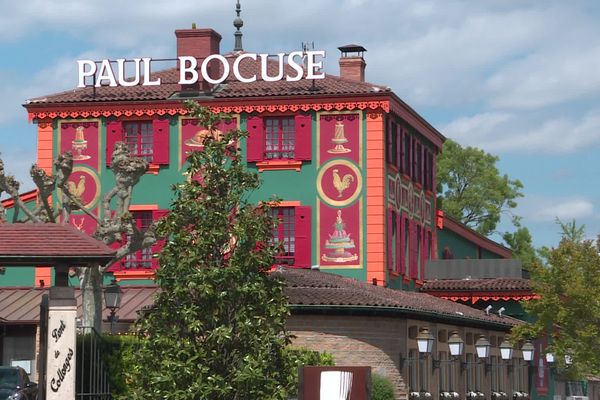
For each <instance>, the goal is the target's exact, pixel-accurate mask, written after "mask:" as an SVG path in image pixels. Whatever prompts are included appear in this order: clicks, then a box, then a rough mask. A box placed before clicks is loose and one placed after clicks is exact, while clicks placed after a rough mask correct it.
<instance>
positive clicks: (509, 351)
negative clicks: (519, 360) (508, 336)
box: [500, 340, 513, 360]
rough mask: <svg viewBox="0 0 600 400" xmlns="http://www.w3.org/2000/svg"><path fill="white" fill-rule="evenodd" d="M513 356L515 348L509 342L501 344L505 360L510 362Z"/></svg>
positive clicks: (501, 352)
mask: <svg viewBox="0 0 600 400" xmlns="http://www.w3.org/2000/svg"><path fill="white" fill-rule="evenodd" d="M512 355H513V346H512V344H510V342H509V341H508V340H505V341H503V342H502V343H500V356H501V357H502V359H503V360H510V359H511V358H512Z"/></svg>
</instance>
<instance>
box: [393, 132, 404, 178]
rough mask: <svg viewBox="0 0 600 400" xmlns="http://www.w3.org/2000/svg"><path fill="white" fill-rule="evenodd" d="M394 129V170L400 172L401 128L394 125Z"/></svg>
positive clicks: (401, 160)
mask: <svg viewBox="0 0 600 400" xmlns="http://www.w3.org/2000/svg"><path fill="white" fill-rule="evenodd" d="M394 126H395V127H396V129H394V135H396V148H395V149H394V151H395V152H396V168H397V169H398V172H400V171H402V162H403V161H404V160H403V159H402V139H403V137H402V128H401V127H400V125H396V124H395V125H394Z"/></svg>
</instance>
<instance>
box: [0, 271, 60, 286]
mask: <svg viewBox="0 0 600 400" xmlns="http://www.w3.org/2000/svg"><path fill="white" fill-rule="evenodd" d="M34 280H35V268H34V267H6V270H5V271H4V273H3V274H0V286H33V285H34ZM46 284H49V282H46Z"/></svg>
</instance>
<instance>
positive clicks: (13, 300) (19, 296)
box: [0, 286, 157, 323]
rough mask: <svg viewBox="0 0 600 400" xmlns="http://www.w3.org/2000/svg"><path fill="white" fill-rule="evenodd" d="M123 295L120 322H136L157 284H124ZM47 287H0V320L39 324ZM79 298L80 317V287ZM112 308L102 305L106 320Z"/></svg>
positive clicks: (78, 310)
mask: <svg viewBox="0 0 600 400" xmlns="http://www.w3.org/2000/svg"><path fill="white" fill-rule="evenodd" d="M121 288H122V289H123V295H122V296H123V297H122V299H121V308H120V309H119V310H118V311H117V315H118V316H119V321H122V322H133V321H134V320H135V319H136V317H137V311H138V310H141V309H142V308H143V307H147V306H150V305H152V300H153V296H154V293H155V292H156V290H157V288H156V286H122V287H121ZM48 292H49V290H48V288H27V287H3V288H0V319H5V320H6V322H7V323H11V322H13V323H38V321H39V319H40V302H41V300H42V295H44V294H47V293H48ZM75 297H76V299H77V316H78V317H81V315H82V308H81V290H80V289H79V288H75ZM108 314H109V310H108V309H107V308H106V307H104V306H103V307H102V315H103V319H104V320H106V318H107V316H108Z"/></svg>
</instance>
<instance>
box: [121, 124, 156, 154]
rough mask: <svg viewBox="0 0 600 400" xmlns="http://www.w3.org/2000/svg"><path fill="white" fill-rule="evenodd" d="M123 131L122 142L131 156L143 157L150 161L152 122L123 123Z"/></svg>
mask: <svg viewBox="0 0 600 400" xmlns="http://www.w3.org/2000/svg"><path fill="white" fill-rule="evenodd" d="M123 131H124V133H125V137H124V142H125V143H126V144H127V147H129V152H130V153H131V155H132V156H136V157H140V158H144V159H145V160H146V161H148V162H152V160H153V157H152V154H153V151H152V149H153V147H154V146H153V140H152V122H150V121H134V122H125V123H124V124H123Z"/></svg>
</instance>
